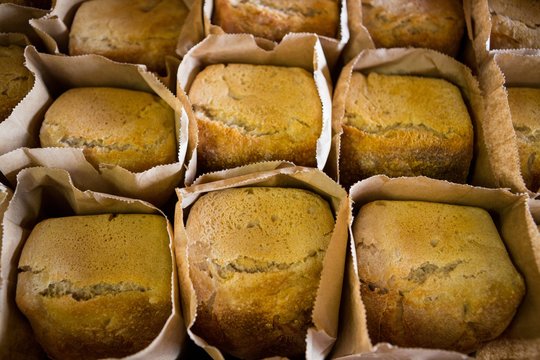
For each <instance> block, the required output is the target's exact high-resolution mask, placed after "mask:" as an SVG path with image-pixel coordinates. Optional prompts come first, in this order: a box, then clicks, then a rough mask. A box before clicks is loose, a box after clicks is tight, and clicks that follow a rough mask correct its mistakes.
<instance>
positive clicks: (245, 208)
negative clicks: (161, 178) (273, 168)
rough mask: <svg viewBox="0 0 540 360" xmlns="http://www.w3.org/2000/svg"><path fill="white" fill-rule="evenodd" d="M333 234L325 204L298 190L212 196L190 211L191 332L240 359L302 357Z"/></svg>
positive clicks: (244, 190)
mask: <svg viewBox="0 0 540 360" xmlns="http://www.w3.org/2000/svg"><path fill="white" fill-rule="evenodd" d="M333 229H334V218H333V215H332V212H331V210H330V207H329V205H328V203H326V201H324V200H323V199H322V198H320V197H319V196H318V195H316V194H313V193H311V192H308V191H305V190H301V189H292V188H237V189H229V190H224V191H216V192H212V193H208V194H206V195H204V196H202V197H201V198H199V200H197V202H196V203H195V205H194V206H193V208H192V209H191V210H190V213H189V216H188V220H187V224H186V231H187V234H188V259H189V264H190V276H191V279H192V282H193V286H194V289H195V292H196V294H197V299H198V307H197V318H196V322H195V325H194V326H193V328H192V330H193V331H194V332H195V333H197V334H199V335H200V336H202V337H203V338H204V339H205V340H206V341H208V342H209V343H210V344H211V345H214V346H217V347H218V348H220V349H221V350H223V351H225V352H227V353H230V354H232V355H234V356H236V357H239V358H245V359H253V358H264V357H271V356H287V357H297V356H299V357H302V356H303V354H304V352H305V346H306V344H305V337H306V332H307V329H308V327H309V326H310V325H311V312H312V308H313V303H314V300H315V296H316V291H317V288H318V284H319V279H320V273H321V270H322V261H323V259H324V255H325V253H326V248H327V246H328V243H329V241H330V238H331V236H332V232H333Z"/></svg>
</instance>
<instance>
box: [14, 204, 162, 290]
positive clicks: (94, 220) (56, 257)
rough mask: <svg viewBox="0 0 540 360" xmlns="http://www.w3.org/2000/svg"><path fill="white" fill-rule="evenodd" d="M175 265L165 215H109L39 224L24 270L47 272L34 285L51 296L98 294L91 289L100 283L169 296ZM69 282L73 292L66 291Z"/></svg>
mask: <svg viewBox="0 0 540 360" xmlns="http://www.w3.org/2000/svg"><path fill="white" fill-rule="evenodd" d="M171 264H172V259H171V256H170V250H169V235H168V233H167V224H166V221H165V218H164V217H162V216H158V215H144V214H118V215H114V214H104V215H88V216H71V217H62V218H51V219H47V220H44V221H42V222H40V223H38V224H37V225H36V226H35V227H34V229H33V230H32V233H31V234H30V236H29V237H28V240H27V241H26V243H25V245H24V248H23V251H22V254H21V257H20V260H19V270H20V271H23V272H32V273H36V274H37V273H46V274H47V276H46V281H47V283H45V282H43V283H41V284H39V283H36V284H35V286H38V285H41V286H42V289H41V290H43V291H49V292H50V293H51V294H50V295H51V296H55V294H54V292H55V291H56V292H57V293H60V292H62V291H64V292H66V293H65V294H64V295H70V294H71V296H73V297H74V298H75V297H76V296H82V297H85V296H91V297H92V296H97V295H96V294H92V292H91V290H92V289H94V287H95V286H96V285H99V284H109V285H111V289H108V290H107V289H106V290H107V291H109V292H114V291H130V290H131V291H137V290H138V291H144V292H148V293H149V294H155V296H163V295H164V294H165V295H167V294H169V296H170V291H171V290H170V289H171V277H170V273H171V267H172V265H171ZM167 274H169V275H167ZM40 278H41V279H44V277H43V274H40ZM66 280H68V281H69V282H70V283H71V284H72V288H70V289H68V288H64V285H65V284H64V285H63V283H62V281H66ZM115 286H116V287H118V289H116V290H114V287H115ZM105 288H106V287H105ZM85 289H86V291H85ZM96 289H97V288H96ZM94 290H95V289H94ZM97 291H99V290H97ZM57 295H59V294H57Z"/></svg>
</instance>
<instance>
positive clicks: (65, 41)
mask: <svg viewBox="0 0 540 360" xmlns="http://www.w3.org/2000/svg"><path fill="white" fill-rule="evenodd" d="M85 1H86V0H56V3H55V4H54V6H53V8H52V10H51V11H50V13H48V14H47V15H46V16H43V17H42V18H39V19H33V20H31V21H30V25H31V26H32V27H33V28H34V29H35V31H36V32H37V33H38V34H39V36H40V38H41V40H42V41H43V43H44V44H45V49H46V52H48V53H49V54H68V47H69V32H70V30H71V24H72V23H73V18H74V17H75V13H76V12H77V9H78V8H79V6H80V5H81V4H82V3H83V2H85ZM192 2H193V0H185V1H184V4H186V7H187V8H188V9H190V8H191V3H192ZM179 38H180V37H179ZM179 63H180V59H178V58H176V57H173V56H166V57H165V65H166V68H167V74H166V75H165V76H160V79H161V81H162V82H163V83H164V84H165V85H166V86H167V87H168V88H169V89H170V90H171V91H174V89H175V86H176V78H175V75H176V70H177V69H178V64H179ZM143 66H145V65H143Z"/></svg>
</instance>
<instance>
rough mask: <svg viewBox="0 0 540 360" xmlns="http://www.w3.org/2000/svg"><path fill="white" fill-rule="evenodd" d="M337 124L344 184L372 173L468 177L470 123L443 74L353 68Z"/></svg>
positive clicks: (458, 95)
mask: <svg viewBox="0 0 540 360" xmlns="http://www.w3.org/2000/svg"><path fill="white" fill-rule="evenodd" d="M342 126H343V136H342V140H341V155H340V181H341V183H343V184H345V185H346V186H350V185H352V184H354V183H355V182H356V181H358V180H361V179H364V178H368V177H370V176H373V175H377V174H384V175H388V176H391V177H399V176H419V175H424V176H428V177H431V178H436V179H445V180H449V181H453V182H460V183H463V182H465V181H466V179H467V175H468V172H469V166H470V163H471V159H472V153H473V138H474V135H473V127H472V122H471V119H470V117H469V113H468V111H467V107H466V105H465V103H464V101H463V98H462V97H461V93H460V92H459V89H458V88H457V87H456V86H455V85H453V84H451V83H449V82H447V81H445V80H443V79H435V78H421V77H415V76H401V75H381V74H377V73H370V74H369V75H368V76H367V77H366V76H364V75H363V74H362V73H360V72H354V73H353V74H352V78H351V82H350V88H349V90H348V93H347V99H346V105H345V115H344V118H343V119H342Z"/></svg>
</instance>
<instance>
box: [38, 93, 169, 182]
mask: <svg viewBox="0 0 540 360" xmlns="http://www.w3.org/2000/svg"><path fill="white" fill-rule="evenodd" d="M175 134H176V131H175V119H174V111H173V110H172V108H171V107H169V105H167V103H165V101H163V100H162V99H160V98H159V97H158V96H156V95H154V94H150V93H146V92H142V91H134V90H127V89H116V88H73V89H70V90H68V91H66V92H65V93H63V94H62V95H61V96H60V97H59V98H58V99H56V100H55V101H54V103H53V104H52V105H51V107H50V108H49V109H48V110H47V113H46V114H45V119H44V121H43V123H42V125H41V130H40V134H39V139H40V141H41V146H42V147H75V148H82V149H83V152H84V155H85V156H86V158H87V159H88V161H89V162H91V163H92V164H93V165H94V166H98V165H99V164H113V165H119V166H122V167H124V168H126V169H128V170H130V171H133V172H140V171H145V170H148V169H150V168H152V167H154V166H157V165H162V164H170V163H173V162H175V161H176V159H177V153H178V148H177V145H176V136H175Z"/></svg>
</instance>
